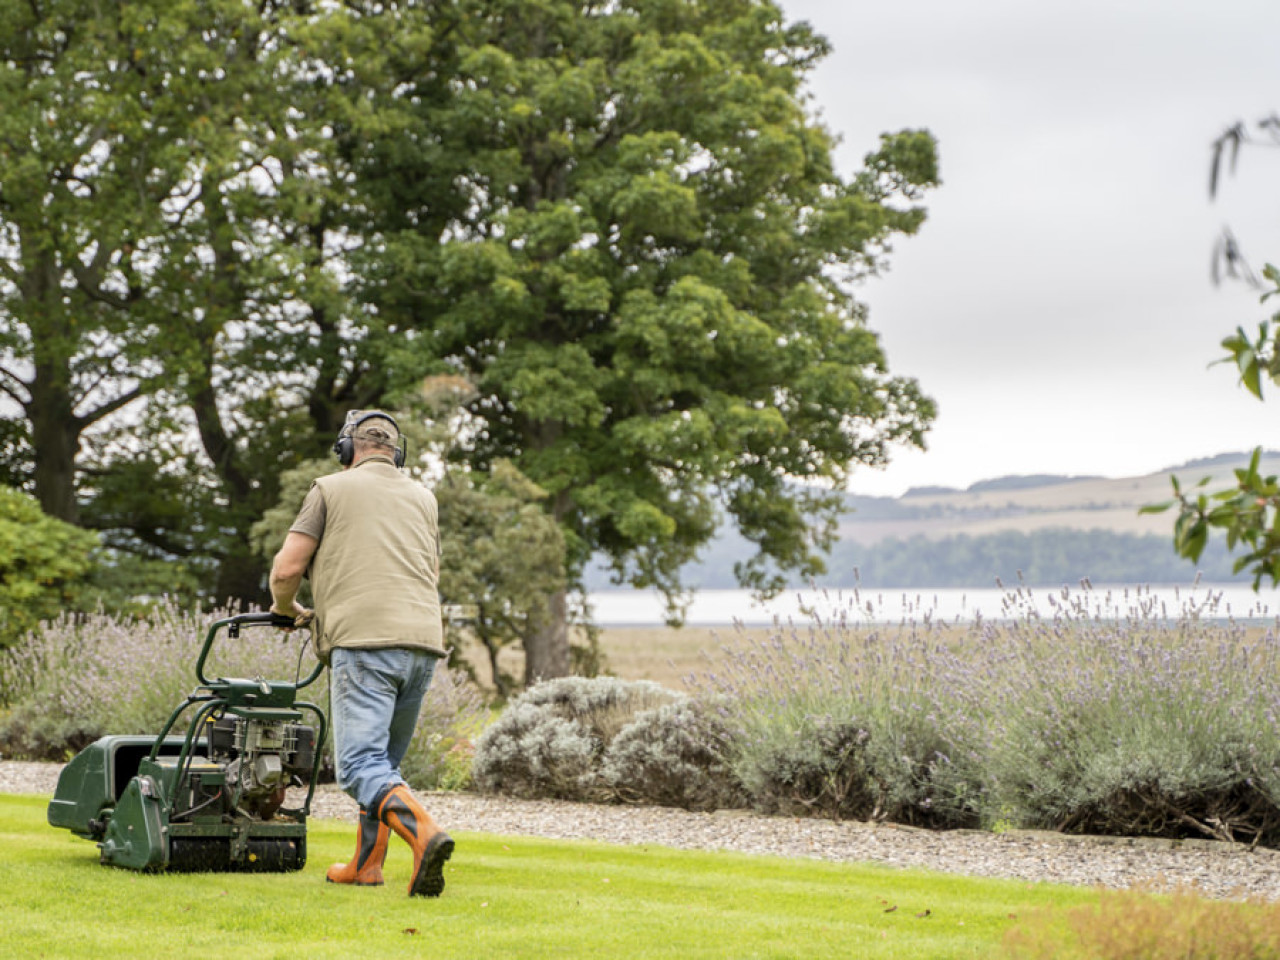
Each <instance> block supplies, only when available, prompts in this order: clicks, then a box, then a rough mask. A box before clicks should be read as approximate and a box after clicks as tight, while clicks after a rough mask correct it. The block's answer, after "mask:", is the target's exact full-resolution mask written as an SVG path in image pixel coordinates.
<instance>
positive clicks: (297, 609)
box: [271, 600, 316, 632]
mask: <svg viewBox="0 0 1280 960" xmlns="http://www.w3.org/2000/svg"><path fill="white" fill-rule="evenodd" d="M271 612H272V613H274V614H276V615H278V616H282V617H292V618H293V626H292V627H280V629H281V630H284V631H286V632H287V631H290V630H293V629H296V628H298V627H309V626H311V621H312V620H313V619H314V618H315V615H316V614H315V611H314V610H309V609H307V608H306V607H304V606H303V605H302V604H300V603H299V602H298V601H297V600H293V601H290V603H289V608H288V609H285V610H282V609H280V608H279V607H278V606H277V605H276V604H274V603H273V604H272V605H271Z"/></svg>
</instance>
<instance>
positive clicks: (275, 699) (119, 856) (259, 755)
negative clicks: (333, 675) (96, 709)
mask: <svg viewBox="0 0 1280 960" xmlns="http://www.w3.org/2000/svg"><path fill="white" fill-rule="evenodd" d="M246 626H270V627H292V626H293V619H292V618H291V617H282V616H279V615H277V614H271V613H250V614H241V615H239V616H234V617H228V618H226V619H223V620H218V621H216V622H215V623H213V624H212V625H211V626H210V627H209V633H208V635H207V636H206V637H205V641H204V646H203V647H202V648H201V650H200V657H199V659H198V660H197V661H196V679H197V680H198V681H199V686H198V687H197V688H196V689H195V691H194V692H193V693H192V694H191V695H190V696H188V697H187V699H186V700H184V701H183V702H182V703H181V704H180V705H179V706H178V707H177V709H175V710H174V711H173V713H172V714H171V715H170V717H169V720H168V722H167V723H166V724H165V725H164V729H162V730H161V731H160V733H159V734H158V735H156V736H154V737H152V736H106V737H102V738H101V739H99V740H97V741H95V742H94V743H91V744H90V745H89V746H87V747H85V748H84V749H83V750H81V751H80V752H79V753H78V754H76V755H75V757H73V758H72V759H71V761H70V762H69V763H68V764H67V765H66V767H64V768H63V770H62V773H61V775H60V776H59V778H58V788H57V790H56V791H55V793H54V796H53V799H52V800H51V801H50V802H49V823H50V824H51V825H52V826H55V827H65V828H66V829H68V830H70V831H71V832H72V833H73V834H75V835H76V836H79V837H84V838H85V839H87V840H93V841H96V842H97V844H98V849H99V851H100V859H101V862H102V863H104V864H107V865H109V866H115V867H126V868H128V869H131V870H144V871H148V872H154V871H160V870H175V871H188V872H189V871H224V870H243V871H255V872H281V871H286V870H301V869H302V867H303V865H304V864H305V863H306V862H307V815H308V814H309V813H310V811H311V800H312V797H313V796H314V795H315V787H316V779H317V777H318V775H319V772H320V761H321V750H320V745H321V744H323V743H324V738H325V731H326V721H325V716H324V712H323V711H322V710H321V709H320V708H319V707H318V706H316V705H315V704H313V703H307V702H305V701H301V700H298V699H297V693H298V691H299V690H301V689H302V688H303V687H306V686H308V685H309V684H311V683H314V682H315V680H316V679H317V678H318V677H319V676H320V673H321V671H323V669H324V667H323V665H321V664H316V667H315V669H314V670H312V672H311V673H310V674H309V675H308V676H307V677H306V678H305V679H303V680H301V681H296V680H295V682H293V683H289V682H282V681H267V680H264V679H262V678H261V677H256V678H254V679H252V680H248V679H241V678H226V677H218V678H216V679H213V680H210V679H209V678H208V677H206V676H205V673H204V669H205V661H206V660H207V659H208V656H209V651H210V650H211V649H212V648H213V645H214V640H215V638H216V637H217V636H218V634H219V632H220V631H221V630H223V628H226V631H227V634H226V635H227V636H228V637H230V638H233V639H234V638H236V637H239V635H240V629H241V627H246ZM196 705H198V707H197V709H196V711H195V713H194V714H193V715H192V717H191V722H190V724H189V725H188V726H187V733H186V736H180V735H173V736H170V731H171V730H172V729H173V727H174V725H175V724H176V723H177V722H178V718H179V717H180V716H181V715H182V714H183V713H184V712H185V711H186V710H187V709H188V708H189V707H192V706H196ZM304 711H306V712H309V713H310V714H313V715H314V716H315V719H316V724H315V726H310V725H306V724H304V723H302V720H303V719H304V718H305V717H304ZM303 786H305V787H306V788H307V793H306V799H305V800H304V801H303V803H302V805H301V806H299V807H296V808H288V807H285V806H284V804H285V802H286V801H287V799H288V797H287V790H288V789H289V788H290V787H303Z"/></svg>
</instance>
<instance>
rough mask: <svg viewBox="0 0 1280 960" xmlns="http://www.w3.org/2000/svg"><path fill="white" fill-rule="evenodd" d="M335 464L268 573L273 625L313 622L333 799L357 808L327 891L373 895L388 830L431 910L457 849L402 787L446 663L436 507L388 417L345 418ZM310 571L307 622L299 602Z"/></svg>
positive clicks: (416, 892) (357, 413)
mask: <svg viewBox="0 0 1280 960" xmlns="http://www.w3.org/2000/svg"><path fill="white" fill-rule="evenodd" d="M333 452H334V453H335V454H336V455H337V457H338V462H339V463H340V464H342V467H343V470H342V472H341V473H336V474H333V475H331V476H327V477H321V478H320V479H319V480H317V481H316V482H315V483H314V484H312V487H311V490H310V492H309V493H308V494H307V499H306V501H305V502H304V503H303V505H302V510H301V511H299V513H298V517H297V519H296V520H295V521H294V523H293V526H292V527H290V528H289V533H288V536H287V537H286V538H285V541H284V545H283V546H282V547H281V548H280V552H279V553H277V554H276V557H275V561H274V563H273V564H272V568H271V597H272V601H273V602H272V606H271V610H272V612H274V613H281V614H285V615H286V616H289V617H293V618H294V623H295V624H296V625H298V626H302V625H304V624H307V623H309V622H311V620H312V618H313V617H314V620H315V625H314V630H313V633H314V634H315V636H316V655H317V656H318V657H319V658H320V659H321V660H322V661H323V662H325V663H327V664H329V669H330V700H331V703H332V713H333V743H334V759H335V762H336V764H337V774H338V786H340V787H341V788H342V789H343V790H344V791H346V792H347V794H349V795H350V796H351V797H352V798H354V799H355V801H356V803H358V804H360V822H359V825H358V827H357V833H356V852H355V856H354V857H352V858H351V860H350V861H349V862H347V863H345V864H334V865H333V866H332V867H330V868H329V872H328V874H327V875H326V879H327V880H329V882H331V883H350V884H355V885H357V886H380V885H381V884H382V864H383V861H384V860H385V858H386V855H387V842H388V840H389V839H390V832H391V831H392V830H394V831H395V832H396V834H397V835H398V836H399V837H401V838H402V839H403V840H404V841H405V842H406V843H408V844H409V846H410V847H412V848H413V878H412V879H411V880H410V881H409V895H410V896H425V897H438V896H440V893H441V891H443V890H444V864H445V861H447V860H448V859H449V857H450V856H451V855H452V854H453V840H452V839H451V838H450V836H449V835H448V834H447V833H445V832H444V831H443V830H441V829H440V828H439V827H438V826H437V825H436V822H435V820H433V819H432V817H431V814H429V813H427V811H426V810H424V809H423V808H422V806H421V804H419V803H418V801H417V800H416V799H414V796H413V794H412V793H411V792H410V791H409V787H408V785H407V784H406V783H405V782H404V778H403V777H402V776H400V761H401V760H403V759H404V755H405V752H406V751H407V750H408V748H409V741H410V740H411V739H412V738H413V730H414V727H415V726H416V724H417V722H418V712H419V710H420V709H421V707H422V698H423V696H424V695H425V694H426V692H427V687H428V686H429V685H430V684H431V677H432V674H433V673H434V672H435V666H436V661H437V660H439V659H440V658H441V657H443V656H444V655H445V650H444V642H443V635H444V634H443V627H442V624H441V622H440V597H439V594H438V593H437V589H436V585H437V583H438V581H439V576H440V528H439V523H438V514H437V509H436V498H435V496H434V495H433V494H432V493H431V492H430V491H429V490H427V489H426V488H425V487H423V486H421V485H420V484H418V483H416V482H414V481H413V480H411V479H410V478H409V477H407V476H405V475H404V474H402V473H401V472H400V470H399V468H400V467H401V466H403V465H404V452H405V451H404V445H403V442H402V440H401V437H400V428H399V427H398V426H397V425H396V422H395V420H393V419H392V418H391V417H390V416H388V415H387V414H385V413H382V412H380V411H376V410H369V411H362V410H352V411H351V412H350V413H348V414H347V421H346V423H345V424H344V425H343V427H342V430H341V431H339V433H338V439H337V440H336V441H335V443H334V445H333ZM308 571H309V572H310V576H311V586H312V590H313V593H314V596H315V604H316V609H315V612H314V614H313V613H312V611H310V610H308V609H307V608H306V607H304V606H302V605H301V604H299V603H298V601H297V599H296V596H297V592H298V588H299V587H300V586H301V584H302V577H303V575H304V574H306V573H308Z"/></svg>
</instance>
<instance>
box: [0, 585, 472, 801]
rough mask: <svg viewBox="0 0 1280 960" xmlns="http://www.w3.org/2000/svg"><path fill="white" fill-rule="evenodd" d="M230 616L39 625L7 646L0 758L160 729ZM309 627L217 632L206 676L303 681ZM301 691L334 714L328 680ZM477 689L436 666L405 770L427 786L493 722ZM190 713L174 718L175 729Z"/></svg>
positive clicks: (450, 780)
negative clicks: (215, 625) (211, 636)
mask: <svg viewBox="0 0 1280 960" xmlns="http://www.w3.org/2000/svg"><path fill="white" fill-rule="evenodd" d="M232 613H233V611H228V610H215V611H212V612H210V613H194V612H189V611H184V610H180V609H178V608H177V607H175V606H173V605H171V604H166V605H161V606H158V607H156V608H154V609H152V610H151V611H150V612H149V613H147V614H146V615H145V616H143V617H140V618H138V619H134V618H131V617H125V616H108V615H104V614H98V615H94V616H88V617H71V616H66V617H61V618H59V619H57V620H54V621H51V622H48V623H45V624H42V625H41V627H40V629H38V630H37V631H35V632H34V633H32V634H30V635H29V636H28V637H27V638H26V640H25V641H24V642H23V643H21V644H20V645H18V646H17V647H13V648H10V649H8V650H5V651H3V653H0V700H2V701H3V702H4V703H5V704H6V707H5V708H4V709H3V710H0V755H4V756H6V757H18V758H25V759H48V760H65V759H68V758H69V757H70V756H71V755H73V754H74V753H75V752H76V751H78V750H80V749H81V748H83V747H84V746H86V745H87V744H89V743H91V742H93V741H94V740H96V739H97V738H98V737H100V736H103V735H104V734H108V733H113V734H155V733H158V732H159V730H160V728H161V727H162V726H163V725H164V723H165V721H166V720H167V719H168V718H169V715H170V714H171V713H172V712H173V710H174V708H175V707H176V706H177V705H178V704H179V703H181V702H182V701H183V699H184V698H185V697H186V695H187V694H188V693H190V692H191V691H192V690H193V689H194V688H195V687H196V683H197V681H196V676H195V664H196V658H197V657H198V656H199V653H200V647H201V645H202V644H203V643H204V638H205V635H206V633H207V631H208V629H209V625H210V624H211V623H212V622H213V621H214V620H218V619H221V618H223V617H226V616H230V615H231V614H232ZM304 638H305V634H302V633H290V634H280V633H278V632H276V631H274V630H272V629H270V628H266V627H249V628H245V629H243V630H242V631H241V634H240V637H239V638H238V639H236V638H231V637H228V636H227V635H226V633H225V632H222V633H220V634H219V638H218V640H217V641H216V642H215V646H214V649H213V652H212V654H211V656H210V658H209V661H208V662H207V663H206V665H205V673H206V674H207V675H210V676H216V675H224V676H247V677H254V676H262V677H266V678H269V679H277V680H278V679H288V678H295V677H300V676H305V675H306V674H308V673H310V672H311V670H312V668H313V667H314V666H315V660H314V659H313V658H312V657H311V656H310V653H309V649H308V651H307V652H305V653H304V651H303V646H304ZM300 697H301V698H302V699H304V700H309V701H312V702H314V703H316V704H317V705H318V706H320V708H321V709H322V710H324V711H325V713H326V714H328V699H329V698H328V684H327V679H326V677H324V676H322V677H321V678H320V679H319V680H317V681H316V683H315V684H313V685H312V686H310V687H307V688H305V689H304V690H302V691H301V693H300ZM488 716H489V714H488V710H487V708H486V707H485V705H484V703H483V701H482V699H481V697H480V694H479V692H478V691H477V690H476V689H475V688H474V687H473V686H472V685H471V684H469V683H468V682H466V680H465V677H464V676H463V675H462V674H460V673H459V672H457V671H452V670H449V669H448V667H447V666H446V665H444V664H441V665H440V666H439V667H438V668H437V670H436V675H435V679H434V681H433V682H432V685H431V689H430V690H429V691H428V692H427V697H426V700H425V701H424V703H423V710H422V716H421V718H420V720H419V725H418V732H417V735H416V736H415V737H414V741H413V744H412V745H411V747H410V752H409V754H408V756H406V757H405V760H404V763H403V765H402V772H403V773H404V776H405V779H407V780H409V782H410V783H412V784H413V785H414V786H416V787H420V788H422V789H437V788H446V789H447V788H454V787H460V786H464V785H466V783H467V780H468V779H469V776H470V762H471V739H472V738H473V737H474V736H476V735H477V733H478V732H479V731H480V729H481V728H482V727H483V725H484V723H485V722H486V721H487V720H488ZM187 719H189V715H188V716H187V717H184V718H182V719H180V720H179V729H182V730H185V726H183V723H184V722H185V720H187Z"/></svg>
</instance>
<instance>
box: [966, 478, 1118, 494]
mask: <svg viewBox="0 0 1280 960" xmlns="http://www.w3.org/2000/svg"><path fill="white" fill-rule="evenodd" d="M1102 479H1103V478H1102V477H1061V476H1055V475H1053V474H1049V473H1034V474H1031V475H1030V476H1010V477H996V478H995V479H994V480H979V481H978V482H977V483H974V484H971V485H970V486H969V487H968V492H969V493H984V492H986V491H988V490H1031V489H1033V488H1035V487H1054V486H1057V485H1059V484H1062V483H1073V482H1075V481H1076V480H1102Z"/></svg>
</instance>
